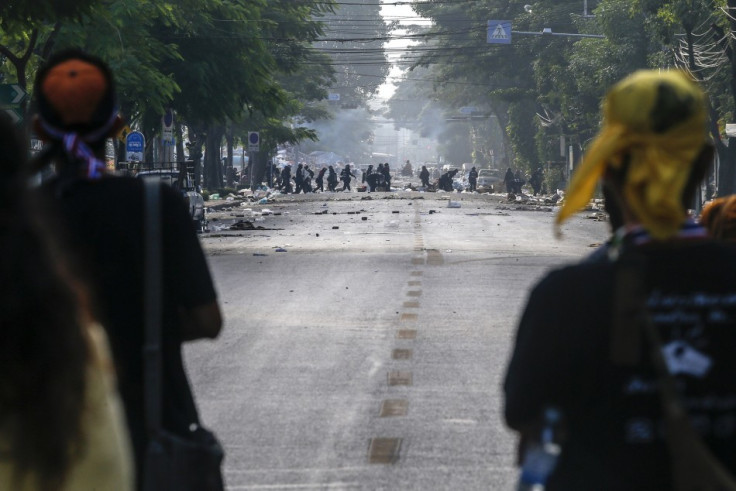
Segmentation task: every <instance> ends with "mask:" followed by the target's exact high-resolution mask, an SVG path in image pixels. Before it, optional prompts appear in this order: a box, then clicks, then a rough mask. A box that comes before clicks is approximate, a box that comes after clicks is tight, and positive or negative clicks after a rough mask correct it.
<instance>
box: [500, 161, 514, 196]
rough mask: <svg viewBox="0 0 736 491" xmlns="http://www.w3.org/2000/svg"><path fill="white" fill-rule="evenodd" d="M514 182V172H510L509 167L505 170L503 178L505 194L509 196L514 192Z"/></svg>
mask: <svg viewBox="0 0 736 491" xmlns="http://www.w3.org/2000/svg"><path fill="white" fill-rule="evenodd" d="M515 180H516V177H514V172H513V171H512V170H511V167H509V168H508V169H506V174H505V175H504V176H503V183H504V184H505V185H506V192H507V193H509V194H511V193H513V192H514V188H515V184H514V181H515Z"/></svg>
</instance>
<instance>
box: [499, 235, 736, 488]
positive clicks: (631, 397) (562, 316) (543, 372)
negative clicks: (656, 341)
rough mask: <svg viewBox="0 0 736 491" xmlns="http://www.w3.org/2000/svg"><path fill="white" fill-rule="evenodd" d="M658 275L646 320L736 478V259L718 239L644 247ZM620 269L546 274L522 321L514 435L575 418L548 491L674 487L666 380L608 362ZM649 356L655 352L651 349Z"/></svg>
mask: <svg viewBox="0 0 736 491" xmlns="http://www.w3.org/2000/svg"><path fill="white" fill-rule="evenodd" d="M637 250H638V251H640V252H641V253H642V254H643V255H644V257H645V259H646V265H647V273H646V276H645V277H646V280H647V288H648V292H649V293H648V300H647V310H648V312H649V315H650V317H651V319H652V321H653V323H654V325H655V326H656V328H657V329H658V331H659V333H660V336H661V337H662V342H663V344H664V350H663V352H664V353H665V358H667V360H668V363H669V366H670V371H671V372H672V373H673V375H674V376H675V378H676V380H677V381H678V383H679V384H680V386H681V389H682V390H683V392H682V394H681V396H682V399H683V401H684V405H685V406H686V407H687V409H688V412H689V415H690V417H691V420H692V421H693V423H694V426H695V428H696V429H697V430H698V431H699V432H700V434H701V435H702V436H703V440H704V442H705V443H706V444H707V445H708V446H709V447H710V448H711V449H712V450H713V451H714V453H715V454H716V456H717V457H718V458H719V460H721V462H723V463H724V464H725V465H726V466H727V468H729V469H730V471H731V472H732V473H734V474H736V356H734V355H733V351H734V346H736V281H735V280H734V279H735V278H736V250H735V249H734V248H733V247H732V246H730V245H727V244H717V243H714V242H711V241H708V240H695V241H681V243H680V244H679V245H677V246H675V245H670V246H667V247H665V246H657V245H655V244H653V243H650V244H649V245H645V246H639V247H637ZM615 268H616V265H615V263H612V262H609V261H598V262H588V263H583V264H578V265H575V266H570V267H566V268H563V269H560V270H557V271H554V272H552V273H550V274H549V275H547V277H545V278H544V279H543V280H542V281H541V282H540V283H539V284H538V285H537V286H536V287H535V288H534V290H533V291H532V293H531V296H530V298H529V301H528V304H527V306H526V309H525V311H524V314H523V317H522V319H521V322H520V325H519V329H518V333H517V337H516V345H515V348H514V352H513V356H512V358H511V361H510V364H509V367H508V373H507V375H506V381H505V385H504V390H505V395H506V407H505V416H506V421H507V423H508V424H509V426H511V427H512V428H515V429H521V428H523V427H524V426H525V425H527V424H529V423H530V422H532V421H533V420H534V419H535V418H537V416H538V415H539V414H541V411H542V408H543V407H544V406H545V405H549V404H551V405H556V406H559V407H560V408H561V410H562V413H563V415H564V416H565V418H566V420H567V428H568V431H569V434H568V438H567V440H566V441H565V442H564V443H563V449H562V454H561V457H560V461H559V464H558V467H557V470H556V471H555V472H554V474H553V475H552V477H551V479H550V482H549V485H548V488H547V489H549V490H555V489H573V490H576V489H596V490H603V489H615V490H654V489H670V488H671V487H672V484H671V482H670V466H669V460H668V454H667V448H666V441H665V440H664V436H663V431H664V421H663V418H662V415H661V411H660V398H659V393H658V392H657V383H656V376H655V374H654V372H653V368H652V366H651V361H650V358H649V356H648V355H647V353H646V350H645V351H644V355H643V356H642V359H641V361H640V363H639V364H638V365H637V366H634V367H624V366H618V365H614V364H613V363H612V362H611V361H610V358H609V348H610V336H611V319H612V318H613V309H614V308H615V307H614V300H613V298H614V294H613V293H614V283H615V281H614V275H615ZM647 349H648V348H647Z"/></svg>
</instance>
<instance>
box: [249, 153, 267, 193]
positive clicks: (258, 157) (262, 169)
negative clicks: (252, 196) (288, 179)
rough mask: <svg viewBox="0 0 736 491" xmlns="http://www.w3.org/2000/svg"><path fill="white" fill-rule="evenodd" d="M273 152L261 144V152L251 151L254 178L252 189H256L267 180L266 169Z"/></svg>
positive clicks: (251, 167)
mask: <svg viewBox="0 0 736 491" xmlns="http://www.w3.org/2000/svg"><path fill="white" fill-rule="evenodd" d="M270 154H271V152H270V151H268V150H267V149H266V148H264V147H263V146H261V150H260V151H259V152H255V153H251V154H250V155H251V166H250V169H251V172H252V175H253V178H252V179H251V189H253V190H255V189H256V188H257V187H258V186H260V185H261V183H262V182H263V181H265V180H266V169H267V165H268V159H269V156H270Z"/></svg>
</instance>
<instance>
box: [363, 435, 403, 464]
mask: <svg viewBox="0 0 736 491" xmlns="http://www.w3.org/2000/svg"><path fill="white" fill-rule="evenodd" d="M400 450H401V438H372V439H371V443H370V447H369V448H368V456H369V457H368V461H369V462H370V463H371V464H393V463H395V462H396V461H397V460H399V451H400Z"/></svg>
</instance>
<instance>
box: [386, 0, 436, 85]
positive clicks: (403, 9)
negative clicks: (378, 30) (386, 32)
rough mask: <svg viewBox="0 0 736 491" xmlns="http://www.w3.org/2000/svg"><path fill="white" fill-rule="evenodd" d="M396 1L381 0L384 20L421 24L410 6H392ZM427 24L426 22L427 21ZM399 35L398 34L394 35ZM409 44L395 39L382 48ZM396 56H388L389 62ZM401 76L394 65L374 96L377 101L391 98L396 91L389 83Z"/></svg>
mask: <svg viewBox="0 0 736 491" xmlns="http://www.w3.org/2000/svg"><path fill="white" fill-rule="evenodd" d="M395 1H396V0H381V3H382V4H384V5H383V6H382V7H381V15H382V16H383V18H384V19H386V20H394V19H396V18H397V17H411V18H412V19H406V20H402V21H401V22H403V23H412V24H417V23H419V22H421V20H422V19H421V18H420V17H417V14H416V13H415V12H414V11H413V10H412V8H411V5H392V4H393V3H395ZM427 22H428V21H427ZM396 34H399V33H396ZM410 44H411V41H407V40H405V39H397V40H394V41H389V42H387V43H386V44H385V45H384V47H386V48H404V47H407V46H409V45H410ZM396 56H398V55H389V61H391V60H392V58H394V57H396ZM402 74H403V72H402V70H401V69H400V68H399V67H398V66H397V65H394V66H392V67H391V70H390V71H389V78H388V79H387V81H386V83H384V84H383V85H381V87H379V89H378V93H377V95H376V98H377V99H382V100H386V99H388V98H390V97H391V95H392V94H393V93H394V92H395V91H396V88H395V87H394V85H393V84H392V83H391V82H392V80H394V79H396V78H397V77H401V75H402Z"/></svg>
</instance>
